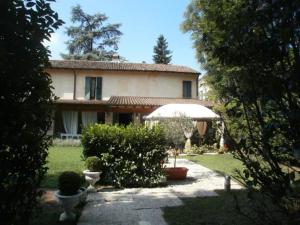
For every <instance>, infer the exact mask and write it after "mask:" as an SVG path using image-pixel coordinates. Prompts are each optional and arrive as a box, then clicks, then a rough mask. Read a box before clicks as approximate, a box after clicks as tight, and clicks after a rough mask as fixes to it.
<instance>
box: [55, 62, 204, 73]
mask: <svg viewBox="0 0 300 225" xmlns="http://www.w3.org/2000/svg"><path fill="white" fill-rule="evenodd" d="M50 63H51V67H52V68H56V69H89V70H116V71H150V72H170V73H192V74H200V73H199V72H198V71H196V70H193V69H191V68H189V67H186V66H177V65H170V64H169V65H165V64H146V63H123V62H104V61H89V60H50Z"/></svg>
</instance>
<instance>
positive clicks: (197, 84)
mask: <svg viewBox="0 0 300 225" xmlns="http://www.w3.org/2000/svg"><path fill="white" fill-rule="evenodd" d="M200 76H201V73H199V74H198V76H197V80H196V97H197V99H199V78H200Z"/></svg>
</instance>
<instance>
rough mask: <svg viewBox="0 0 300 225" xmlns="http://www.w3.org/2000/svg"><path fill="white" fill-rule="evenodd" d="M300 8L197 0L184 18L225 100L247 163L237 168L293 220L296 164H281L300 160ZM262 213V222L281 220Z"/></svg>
mask: <svg viewBox="0 0 300 225" xmlns="http://www.w3.org/2000/svg"><path fill="white" fill-rule="evenodd" d="M299 12H300V2H299V1H279V0H275V1H266V0H265V1H258V0H257V1H247V0H238V1H230V0H225V1H216V2H211V1H207V0H194V1H192V3H191V4H190V6H189V7H188V10H187V12H186V21H185V22H184V24H183V28H184V30H185V31H191V32H192V38H193V40H194V46H195V48H196V50H197V54H198V59H199V61H201V62H202V63H204V65H205V69H206V70H207V81H208V82H209V83H210V84H211V86H212V88H213V89H214V93H215V94H216V97H217V99H218V100H219V102H220V103H222V105H223V107H222V106H221V107H220V108H219V110H220V112H221V113H222V115H223V118H224V120H225V121H226V128H227V133H228V134H229V135H230V138H231V140H230V141H231V143H230V146H231V148H234V150H235V155H236V157H238V158H239V159H240V160H241V161H242V162H243V163H244V165H245V166H246V169H245V170H244V171H243V173H241V174H240V175H241V176H242V179H243V181H244V182H245V184H246V185H247V186H248V187H249V189H250V190H253V189H255V188H257V189H258V190H259V191H260V192H261V193H262V194H264V196H265V197H266V198H270V199H271V200H272V201H273V202H274V204H277V205H278V206H280V209H281V211H282V212H284V213H286V215H287V216H286V220H284V221H280V223H281V224H286V223H290V224H292V221H293V218H294V215H293V214H292V213H291V212H292V211H293V209H294V208H295V204H296V202H297V201H299V197H300V196H299V195H298V194H297V193H296V192H295V190H294V189H293V187H292V185H291V184H293V183H294V182H295V174H294V173H295V171H294V170H293V169H292V168H291V167H290V168H289V170H284V169H283V165H285V166H287V167H289V166H290V165H298V166H299V162H297V161H296V160H295V157H294V155H293V152H294V150H295V149H300V141H299V140H300V117H299V116H298V115H299V112H300V78H299V74H300V67H299V65H300V52H299V45H300V42H299V35H300V27H299V26H300V25H299V23H298V22H297V21H299V18H300V13H299ZM258 213H262V214H261V215H266V213H268V212H258ZM261 217H262V218H261V220H260V221H259V223H261V224H263V223H264V224H278V223H279V221H278V220H276V219H275V218H273V217H272V216H261ZM298 217H299V215H298Z"/></svg>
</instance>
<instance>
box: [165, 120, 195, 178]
mask: <svg viewBox="0 0 300 225" xmlns="http://www.w3.org/2000/svg"><path fill="white" fill-rule="evenodd" d="M161 125H162V127H163V129H164V133H165V136H166V139H167V142H168V143H169V144H170V145H172V146H173V155H174V167H167V168H164V169H163V170H164V172H165V174H166V177H167V179H168V180H184V179H186V176H187V172H188V168H186V167H177V166H176V159H177V150H178V149H179V146H181V145H183V144H184V142H185V137H184V132H185V130H186V127H187V126H192V121H191V120H190V118H187V117H184V116H180V117H177V118H170V119H165V120H163V121H161Z"/></svg>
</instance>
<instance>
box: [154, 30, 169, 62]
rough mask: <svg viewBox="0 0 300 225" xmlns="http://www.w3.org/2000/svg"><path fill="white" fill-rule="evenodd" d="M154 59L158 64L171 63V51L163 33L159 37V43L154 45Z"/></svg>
mask: <svg viewBox="0 0 300 225" xmlns="http://www.w3.org/2000/svg"><path fill="white" fill-rule="evenodd" d="M153 51H154V55H153V61H154V63H157V64H169V63H170V62H171V60H172V55H171V53H172V52H171V51H170V50H168V42H167V40H166V39H165V38H164V36H163V35H162V34H161V35H160V36H159V37H158V39H157V44H156V46H154V49H153Z"/></svg>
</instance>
